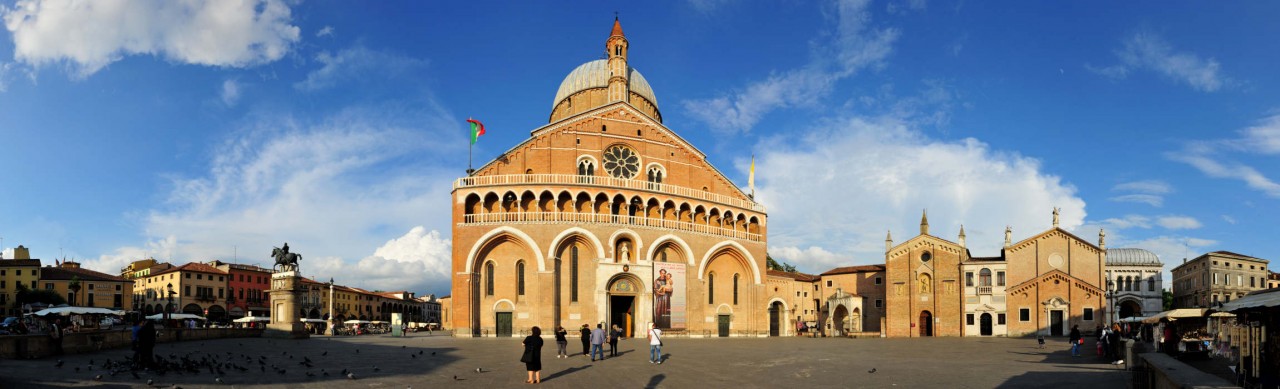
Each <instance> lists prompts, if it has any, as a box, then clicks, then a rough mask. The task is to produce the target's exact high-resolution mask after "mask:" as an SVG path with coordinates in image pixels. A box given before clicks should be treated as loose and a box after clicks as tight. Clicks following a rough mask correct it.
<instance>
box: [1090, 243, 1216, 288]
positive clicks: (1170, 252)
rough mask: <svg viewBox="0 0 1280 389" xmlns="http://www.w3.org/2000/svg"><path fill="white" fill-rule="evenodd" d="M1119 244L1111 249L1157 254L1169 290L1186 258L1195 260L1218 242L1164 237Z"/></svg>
mask: <svg viewBox="0 0 1280 389" xmlns="http://www.w3.org/2000/svg"><path fill="white" fill-rule="evenodd" d="M1118 243H1120V244H1118V245H1113V246H1109V247H1134V248H1140V249H1143V250H1147V251H1150V252H1153V253H1155V254H1156V256H1157V257H1159V258H1160V262H1162V263H1164V274H1163V276H1162V278H1163V279H1164V288H1169V285H1170V284H1172V283H1173V275H1172V274H1171V271H1172V270H1173V268H1175V267H1178V265H1181V264H1182V260H1183V259H1184V258H1186V259H1190V258H1195V257H1196V256H1198V255H1200V254H1202V253H1204V252H1206V251H1208V249H1209V247H1212V246H1215V245H1217V244H1218V242H1217V241H1215V240H1209V239H1201V238H1193V237H1186V236H1163V235H1162V236H1156V237H1151V238H1147V239H1142V240H1137V241H1124V242H1118Z"/></svg>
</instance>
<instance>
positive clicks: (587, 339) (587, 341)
mask: <svg viewBox="0 0 1280 389" xmlns="http://www.w3.org/2000/svg"><path fill="white" fill-rule="evenodd" d="M578 334H579V335H582V355H587V353H588V352H589V350H591V328H589V327H587V325H586V324H583V325H582V329H580V330H578Z"/></svg>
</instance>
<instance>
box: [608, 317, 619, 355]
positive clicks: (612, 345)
mask: <svg viewBox="0 0 1280 389" xmlns="http://www.w3.org/2000/svg"><path fill="white" fill-rule="evenodd" d="M621 337H622V329H621V328H618V325H617V324H614V325H613V326H611V327H610V328H609V356H610V357H616V356H618V339H619V338H621Z"/></svg>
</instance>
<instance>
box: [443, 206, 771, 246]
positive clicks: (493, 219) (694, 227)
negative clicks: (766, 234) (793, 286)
mask: <svg viewBox="0 0 1280 389" xmlns="http://www.w3.org/2000/svg"><path fill="white" fill-rule="evenodd" d="M547 222H552V223H554V222H567V223H594V224H620V225H629V226H644V227H654V228H664V229H671V230H681V231H691V232H696V233H702V234H708V235H718V236H727V237H731V238H737V239H746V240H750V241H755V242H759V241H761V236H760V234H757V233H751V232H746V231H741V230H736V229H732V228H724V227H719V226H714V225H707V224H696V223H689V222H682V221H676V220H664V219H659V218H650V217H643V216H630V215H613V214H596V213H578V212H495V213H484V214H472V215H466V216H465V217H464V220H463V224H499V223H547Z"/></svg>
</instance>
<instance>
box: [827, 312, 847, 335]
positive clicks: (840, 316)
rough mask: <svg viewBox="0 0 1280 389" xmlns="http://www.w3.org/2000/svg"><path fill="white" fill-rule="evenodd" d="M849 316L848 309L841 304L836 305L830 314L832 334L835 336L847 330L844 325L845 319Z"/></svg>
mask: <svg viewBox="0 0 1280 389" xmlns="http://www.w3.org/2000/svg"><path fill="white" fill-rule="evenodd" d="M848 318H849V310H848V309H846V308H845V307H844V306H843V305H837V306H836V311H835V313H834V314H832V315H831V327H832V334H834V335H835V336H844V335H845V331H847V330H848V328H846V326H845V322H846V321H847V320H846V319H848Z"/></svg>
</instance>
